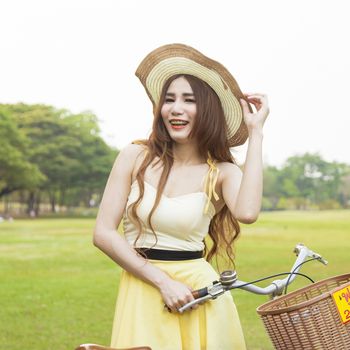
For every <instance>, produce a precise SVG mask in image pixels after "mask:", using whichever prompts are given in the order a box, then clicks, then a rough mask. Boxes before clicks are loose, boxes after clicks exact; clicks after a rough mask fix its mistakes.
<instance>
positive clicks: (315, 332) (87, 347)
mask: <svg viewBox="0 0 350 350" xmlns="http://www.w3.org/2000/svg"><path fill="white" fill-rule="evenodd" d="M294 252H295V254H296V255H297V258H296V261H295V263H294V264H293V266H292V268H291V270H290V272H286V273H280V274H276V275H273V276H268V277H264V278H261V279H258V280H255V281H252V282H245V281H241V280H238V279H237V274H236V272H235V271H233V270H229V271H224V272H222V273H221V275H220V279H219V281H214V282H213V283H212V285H210V286H207V287H204V288H201V289H198V290H196V291H193V292H192V294H193V296H194V298H195V299H194V300H193V301H191V302H189V303H187V304H185V305H183V306H182V307H181V308H179V312H180V313H183V312H185V311H186V310H188V309H190V308H191V307H192V306H194V305H196V304H199V303H203V302H205V301H207V300H214V299H216V298H218V297H219V296H220V295H222V294H224V293H225V292H227V291H230V290H233V289H238V288H239V289H243V290H246V291H249V292H252V293H255V294H261V295H270V297H271V299H272V300H271V301H268V302H267V303H265V304H263V305H261V306H259V307H258V308H257V313H258V314H259V316H260V317H261V319H262V321H263V323H264V326H265V329H266V331H267V333H268V335H269V336H270V339H271V341H272V344H273V345H274V347H275V348H276V349H277V350H295V349H303V350H314V349H327V350H333V349H334V350H335V349H337V350H343V349H344V350H345V349H349V348H350V273H349V274H345V275H340V276H334V277H330V278H328V279H325V280H322V281H319V282H316V283H314V281H313V280H312V279H311V278H310V277H308V276H306V275H304V274H302V273H299V270H300V268H301V266H302V265H303V264H305V263H307V262H309V261H312V260H318V261H320V262H321V263H323V264H324V265H327V261H326V260H325V259H323V258H322V256H321V255H320V254H318V253H315V252H313V251H312V250H310V249H309V248H307V247H306V246H304V245H303V244H302V243H299V244H297V245H296V247H295V248H294ZM307 258H310V259H308V260H307ZM282 275H287V276H286V277H285V278H284V279H278V280H274V281H273V282H271V284H270V285H268V286H267V287H259V286H257V285H255V283H258V282H261V281H263V280H266V279H271V278H274V277H278V276H282ZM298 275H300V276H303V277H305V278H307V279H309V280H310V281H311V282H312V283H313V284H311V285H309V286H307V287H304V288H301V289H298V290H296V291H294V292H291V293H289V294H287V287H288V285H290V284H291V283H292V282H293V280H294V279H295V278H296V276H298ZM283 292H284V293H285V295H283V296H282V294H283ZM76 350H151V349H150V348H149V347H139V348H130V349H113V348H108V347H103V346H101V345H97V344H82V345H80V347H78V348H76Z"/></svg>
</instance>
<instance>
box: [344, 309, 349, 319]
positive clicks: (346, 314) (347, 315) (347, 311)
mask: <svg viewBox="0 0 350 350" xmlns="http://www.w3.org/2000/svg"><path fill="white" fill-rule="evenodd" d="M344 315H345V319H346V320H350V310H345V311H344Z"/></svg>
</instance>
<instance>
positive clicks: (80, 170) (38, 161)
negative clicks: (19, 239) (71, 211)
mask: <svg viewBox="0 0 350 350" xmlns="http://www.w3.org/2000/svg"><path fill="white" fill-rule="evenodd" d="M0 107H1V110H3V111H4V115H6V116H7V117H6V118H7V119H6V123H7V124H8V125H9V126H8V128H10V127H11V128H12V129H11V130H13V132H12V134H11V133H9V132H7V134H9V135H12V136H11V138H10V137H8V138H7V139H6V140H5V141H4V143H5V144H6V145H7V147H12V148H13V151H12V154H13V155H14V156H13V157H12V158H15V155H17V163H18V166H17V170H18V171H17V174H19V176H18V177H20V178H21V179H22V181H23V182H27V185H26V186H22V187H19V186H16V181H15V176H14V173H15V172H16V171H15V170H13V171H12V172H10V171H9V170H10V167H9V166H7V170H6V176H7V178H8V182H9V183H11V184H12V188H13V190H19V189H22V190H23V189H27V190H28V191H29V197H28V198H31V199H30V201H31V202H32V203H31V204H30V203H29V202H28V204H29V205H30V206H32V205H34V202H35V198H37V200H40V198H42V194H43V192H45V194H46V195H47V196H48V198H49V200H50V203H51V205H52V210H53V211H54V210H55V206H56V204H57V202H59V203H60V204H61V205H69V204H71V203H73V204H76V205H78V204H80V203H81V202H84V203H89V200H90V199H91V196H92V195H93V193H94V192H100V191H101V190H102V189H103V186H104V184H105V182H106V178H107V176H108V173H109V171H110V169H111V166H112V164H113V160H114V158H115V157H116V154H117V151H116V150H115V149H112V148H111V147H109V146H108V145H107V144H106V143H105V142H104V141H103V139H102V138H101V137H100V135H99V133H100V129H99V127H98V119H97V117H96V116H95V115H94V114H93V113H91V112H84V113H80V114H72V113H70V112H69V111H67V110H63V109H61V110H59V109H55V108H54V107H51V106H46V105H26V104H16V105H0ZM4 120H5V119H4ZM4 158H6V155H4ZM10 161H11V158H9V159H7V163H9V162H10ZM12 163H13V161H12ZM20 167H22V168H20ZM25 169H28V170H27V173H28V174H31V175H28V176H31V177H32V178H33V179H36V181H34V180H32V181H30V182H28V181H27V180H25V179H24V176H23V175H25V173H24V170H25ZM4 172H5V171H4ZM28 176H27V177H28ZM29 183H30V186H29ZM8 193H9V192H8ZM33 198H34V199H33ZM69 201H71V203H69ZM29 209H33V208H29Z"/></svg>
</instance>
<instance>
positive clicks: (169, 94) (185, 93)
mask: <svg viewBox="0 0 350 350" xmlns="http://www.w3.org/2000/svg"><path fill="white" fill-rule="evenodd" d="M165 95H166V96H175V94H174V93H173V92H167V93H166V94H165ZM182 96H194V94H193V93H192V92H184V93H183V94H182Z"/></svg>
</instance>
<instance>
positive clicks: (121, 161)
mask: <svg viewBox="0 0 350 350" xmlns="http://www.w3.org/2000/svg"><path fill="white" fill-rule="evenodd" d="M141 152H142V146H140V145H129V146H127V147H126V148H124V149H123V150H122V151H121V152H120V153H119V155H118V157H117V159H116V161H115V163H114V165H113V168H112V171H111V173H110V175H109V178H108V181H107V184H106V187H105V190H104V193H103V197H102V200H101V203H100V207H99V211H98V214H97V218H96V225H95V229H94V235H93V243H94V245H95V246H96V247H98V248H99V249H100V250H101V251H103V252H104V253H105V254H106V255H108V256H109V257H110V258H111V259H112V260H113V261H115V262H116V263H117V264H118V265H120V266H121V267H122V268H124V269H125V270H127V271H128V272H130V273H132V274H133V275H135V276H136V277H138V278H140V279H142V280H144V281H145V282H147V283H149V284H151V285H153V286H154V287H156V288H158V289H159V291H160V293H161V294H162V297H163V300H164V302H165V303H166V304H167V305H168V306H169V307H170V309H171V310H172V311H176V310H177V308H178V307H180V306H182V305H183V304H185V303H187V302H189V301H191V300H193V296H192V294H191V289H190V287H188V286H185V285H184V284H182V283H180V282H177V281H174V280H172V279H171V278H170V277H169V276H168V275H167V274H166V273H165V272H163V271H162V270H160V269H159V268H157V267H156V266H154V265H152V264H151V263H150V262H148V261H147V260H145V259H144V258H143V257H141V256H139V255H138V254H137V252H136V251H135V250H134V249H133V247H131V246H130V244H129V243H128V242H127V241H126V239H125V238H124V237H123V236H122V235H120V234H119V233H118V232H117V227H118V226H119V224H120V222H121V220H122V217H123V213H124V210H125V206H126V203H127V199H128V196H129V192H130V187H131V181H132V173H133V170H134V168H135V166H136V163H137V162H138V161H139V159H140V158H139V157H140V155H141Z"/></svg>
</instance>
